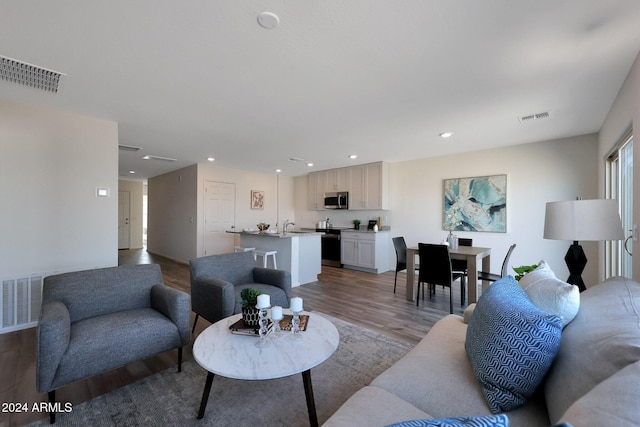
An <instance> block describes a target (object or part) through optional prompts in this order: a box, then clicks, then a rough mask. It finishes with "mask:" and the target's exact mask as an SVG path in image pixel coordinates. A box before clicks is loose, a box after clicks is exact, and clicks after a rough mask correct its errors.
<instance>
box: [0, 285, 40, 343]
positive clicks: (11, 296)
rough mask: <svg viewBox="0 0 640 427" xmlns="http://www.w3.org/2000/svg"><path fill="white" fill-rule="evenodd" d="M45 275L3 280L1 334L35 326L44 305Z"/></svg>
mask: <svg viewBox="0 0 640 427" xmlns="http://www.w3.org/2000/svg"><path fill="white" fill-rule="evenodd" d="M43 281H44V275H34V276H30V277H18V278H11V279H2V281H0V285H1V286H2V289H1V292H2V293H0V301H1V304H0V322H1V323H0V334H2V333H5V332H10V331H16V330H18V329H25V328H30V327H33V326H35V325H36V324H37V323H38V317H39V316H40V305H41V304H42V284H43Z"/></svg>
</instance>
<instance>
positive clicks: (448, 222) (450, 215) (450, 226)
mask: <svg viewBox="0 0 640 427" xmlns="http://www.w3.org/2000/svg"><path fill="white" fill-rule="evenodd" d="M461 224H462V221H460V220H458V211H457V209H456V207H455V206H451V207H450V208H449V209H447V210H446V211H445V217H444V224H443V227H444V229H445V230H448V231H449V235H447V239H446V240H447V243H448V244H449V248H450V249H458V236H456V235H455V234H453V231H454V230H455V229H456V227H457V226H459V225H461Z"/></svg>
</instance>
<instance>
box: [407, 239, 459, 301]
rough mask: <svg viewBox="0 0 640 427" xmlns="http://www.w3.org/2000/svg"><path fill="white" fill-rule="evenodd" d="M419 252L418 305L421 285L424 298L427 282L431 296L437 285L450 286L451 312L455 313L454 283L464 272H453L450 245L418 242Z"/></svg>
mask: <svg viewBox="0 0 640 427" xmlns="http://www.w3.org/2000/svg"><path fill="white" fill-rule="evenodd" d="M418 253H419V255H420V272H419V273H418V294H417V295H416V305H417V306H419V305H420V298H419V296H420V286H422V299H424V286H425V284H428V285H429V298H431V295H432V293H433V292H435V287H436V285H442V286H446V287H448V288H449V313H451V314H453V292H452V289H453V287H452V284H453V282H454V281H455V280H457V279H461V278H462V273H458V272H455V273H454V272H452V270H451V256H450V255H449V247H448V246H446V245H433V244H429V243H418ZM461 296H462V293H461Z"/></svg>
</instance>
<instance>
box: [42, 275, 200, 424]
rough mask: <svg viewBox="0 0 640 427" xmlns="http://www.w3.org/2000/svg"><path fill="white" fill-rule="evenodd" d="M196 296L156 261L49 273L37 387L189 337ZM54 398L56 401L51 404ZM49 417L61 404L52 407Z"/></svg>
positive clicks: (50, 387) (178, 345) (51, 388)
mask: <svg viewBox="0 0 640 427" xmlns="http://www.w3.org/2000/svg"><path fill="white" fill-rule="evenodd" d="M189 301H190V297H189V295H188V294H186V293H185V292H181V291H179V290H177V289H174V288H170V287H168V286H166V285H164V283H163V280H162V272H161V270H160V266H159V265H157V264H148V265H132V266H120V267H110V268H101V269H94V270H86V271H76V272H71V273H64V274H58V275H52V276H48V277H46V278H45V280H44V285H43V289H42V307H41V310H40V320H39V323H38V329H37V353H36V388H37V390H38V392H40V393H48V394H49V401H50V402H51V403H54V402H55V390H56V389H58V388H60V387H62V386H65V385H67V384H70V383H72V382H75V381H78V380H81V379H84V378H88V377H91V376H94V375H97V374H100V373H102V372H106V371H109V370H111V369H115V368H118V367H121V366H124V365H127V364H129V363H131V362H134V361H137V360H141V359H146V358H148V357H151V356H154V355H156V354H159V353H162V352H165V351H168V350H172V349H178V371H180V367H181V362H182V347H183V346H184V345H186V344H188V343H189V341H190V339H191V335H190V333H189V316H190V309H189V306H190V303H189ZM51 406H53V405H51ZM50 421H51V423H53V422H55V412H51V413H50Z"/></svg>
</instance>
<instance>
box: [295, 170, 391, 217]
mask: <svg viewBox="0 0 640 427" xmlns="http://www.w3.org/2000/svg"><path fill="white" fill-rule="evenodd" d="M308 179H309V210H323V209H324V193H329V192H332V191H348V192H349V209H350V210H382V209H389V164H388V163H385V162H377V163H368V164H365V165H359V166H352V167H348V168H338V169H328V170H324V171H318V172H311V173H310V174H309V177H308Z"/></svg>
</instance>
